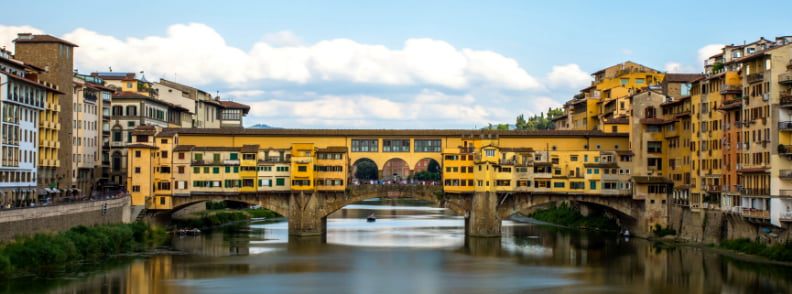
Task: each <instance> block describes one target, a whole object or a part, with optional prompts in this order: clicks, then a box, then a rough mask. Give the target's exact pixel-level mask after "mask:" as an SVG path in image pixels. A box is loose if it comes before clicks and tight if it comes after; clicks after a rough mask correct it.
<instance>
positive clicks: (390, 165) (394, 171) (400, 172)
mask: <svg viewBox="0 0 792 294" xmlns="http://www.w3.org/2000/svg"><path fill="white" fill-rule="evenodd" d="M409 177H410V165H409V164H407V162H406V161H404V160H402V159H401V158H393V159H391V160H388V161H386V162H385V165H384V166H383V167H382V180H383V181H394V182H401V181H406V180H407V179H408V178H409Z"/></svg>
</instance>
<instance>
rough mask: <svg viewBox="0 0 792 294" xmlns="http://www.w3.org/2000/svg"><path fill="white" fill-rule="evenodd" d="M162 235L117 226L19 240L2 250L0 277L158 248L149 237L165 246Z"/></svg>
mask: <svg viewBox="0 0 792 294" xmlns="http://www.w3.org/2000/svg"><path fill="white" fill-rule="evenodd" d="M163 235H164V231H162V230H161V229H156V228H153V227H149V226H147V225H145V224H118V225H108V226H98V227H91V228H89V227H85V226H77V227H74V228H72V229H70V230H68V231H66V232H62V233H56V234H35V235H32V236H22V237H18V238H16V239H15V240H14V241H12V242H10V243H7V244H5V245H4V247H2V249H0V277H3V276H5V277H7V276H8V275H10V273H11V271H12V270H19V271H20V272H22V273H24V272H30V273H35V274H48V273H52V272H54V271H56V270H60V269H64V268H67V267H69V266H71V265H74V264H76V263H77V262H79V261H83V260H96V259H100V258H105V257H107V256H111V255H115V254H119V253H126V252H131V251H133V250H136V249H139V248H141V247H143V246H144V245H148V244H155V243H154V242H152V241H150V240H153V239H154V238H151V237H150V236H156V237H157V238H156V240H157V242H162V241H164V240H165V239H164V238H161V237H160V236H163ZM136 236H137V237H139V238H137V237H136ZM144 241H145V242H147V243H144ZM156 244H159V243H156Z"/></svg>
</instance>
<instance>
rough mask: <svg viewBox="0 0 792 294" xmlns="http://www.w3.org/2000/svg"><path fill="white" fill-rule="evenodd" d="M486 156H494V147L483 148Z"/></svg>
mask: <svg viewBox="0 0 792 294" xmlns="http://www.w3.org/2000/svg"><path fill="white" fill-rule="evenodd" d="M484 152H485V154H486V156H487V157H494V156H495V149H486V150H484Z"/></svg>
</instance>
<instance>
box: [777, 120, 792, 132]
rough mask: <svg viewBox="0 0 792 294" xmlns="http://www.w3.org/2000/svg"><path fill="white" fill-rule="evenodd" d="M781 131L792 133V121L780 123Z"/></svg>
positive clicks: (779, 128)
mask: <svg viewBox="0 0 792 294" xmlns="http://www.w3.org/2000/svg"><path fill="white" fill-rule="evenodd" d="M778 130H779V131H792V121H782V122H778Z"/></svg>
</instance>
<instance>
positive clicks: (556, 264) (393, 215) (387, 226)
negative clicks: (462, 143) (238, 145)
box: [2, 203, 792, 293]
mask: <svg viewBox="0 0 792 294" xmlns="http://www.w3.org/2000/svg"><path fill="white" fill-rule="evenodd" d="M371 212H375V213H376V214H377V216H378V219H377V221H376V222H374V223H367V222H366V220H365V217H366V216H367V215H368V214H370V213H371ZM503 225H504V226H503V237H502V238H501V239H493V238H468V239H466V238H465V237H464V233H463V226H464V220H463V219H462V218H460V217H459V216H456V215H454V214H453V213H450V212H448V211H445V210H442V209H436V208H432V207H423V206H418V205H416V204H415V203H410V204H409V205H408V206H401V207H391V206H385V207H383V206H377V205H373V204H370V203H365V204H364V205H355V206H350V207H347V208H346V209H343V210H341V211H339V212H338V213H336V214H334V215H332V216H331V217H330V218H329V219H328V235H327V240H326V241H327V243H326V244H325V243H323V242H322V240H321V239H318V238H303V239H299V240H297V239H292V240H289V239H288V238H289V237H288V232H287V229H288V228H287V227H288V226H287V224H286V223H285V222H275V223H266V222H261V221H257V222H252V223H249V224H244V225H241V226H237V227H227V228H224V229H221V230H214V231H212V232H209V233H206V234H203V235H200V236H184V237H178V238H176V239H174V240H173V248H174V249H175V250H178V253H173V254H164V255H157V256H152V257H149V258H139V259H136V260H134V261H131V262H129V263H125V264H124V265H122V266H120V267H116V268H115V269H112V270H107V271H101V272H95V273H82V274H78V275H77V276H75V277H69V278H63V279H53V280H46V281H41V280H25V279H18V280H14V281H13V282H12V283H7V284H4V285H3V286H2V292H4V293H20V292H24V293H261V292H268V293H311V292H320V293H450V292H453V293H495V292H497V293H525V292H531V293H673V292H678V293H790V292H792V291H790V289H792V288H790V287H791V285H790V281H792V271H790V268H787V267H780V266H772V265H766V264H755V263H749V262H744V261H737V260H734V259H730V258H726V257H722V256H720V255H717V254H715V253H712V252H710V251H706V250H702V249H698V248H693V247H684V246H683V247H672V246H667V245H662V244H658V243H652V242H649V241H646V240H641V239H632V240H624V239H623V238H618V237H617V236H616V235H615V234H612V233H600V232H585V231H583V232H581V231H574V230H567V229H562V228H557V227H547V226H537V225H531V224H523V223H516V222H511V221H506V222H504V224H503ZM24 283H27V284H24ZM31 284H35V285H36V286H31Z"/></svg>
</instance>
